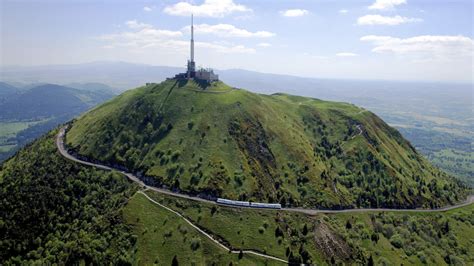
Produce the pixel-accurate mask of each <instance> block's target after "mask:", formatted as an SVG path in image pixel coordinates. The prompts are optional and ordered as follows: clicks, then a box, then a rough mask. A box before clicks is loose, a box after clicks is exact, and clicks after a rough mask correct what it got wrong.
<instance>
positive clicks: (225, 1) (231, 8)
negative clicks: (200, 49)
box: [163, 0, 252, 17]
mask: <svg viewBox="0 0 474 266" xmlns="http://www.w3.org/2000/svg"><path fill="white" fill-rule="evenodd" d="M163 11H164V12H165V13H167V14H169V15H173V16H191V14H194V15H195V16H198V17H223V16H225V15H229V14H232V13H234V12H248V11H252V10H251V9H250V8H248V7H246V6H244V5H239V4H236V3H234V1H233V0H205V1H204V3H203V4H201V5H193V4H191V3H188V2H179V3H177V4H174V5H171V6H167V7H165V9H164V10H163Z"/></svg>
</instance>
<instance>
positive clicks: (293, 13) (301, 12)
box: [280, 9, 309, 17]
mask: <svg viewBox="0 0 474 266" xmlns="http://www.w3.org/2000/svg"><path fill="white" fill-rule="evenodd" d="M280 14H281V15H282V16H284V17H302V16H305V15H308V14H309V11H308V10H306V9H288V10H284V11H280Z"/></svg>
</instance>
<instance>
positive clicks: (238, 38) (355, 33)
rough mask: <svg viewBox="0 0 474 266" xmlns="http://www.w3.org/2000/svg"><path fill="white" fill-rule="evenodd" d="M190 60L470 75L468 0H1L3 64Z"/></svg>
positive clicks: (324, 73)
mask: <svg viewBox="0 0 474 266" xmlns="http://www.w3.org/2000/svg"><path fill="white" fill-rule="evenodd" d="M191 12H193V13H194V14H195V24H196V38H195V39H196V46H197V47H196V61H197V64H198V65H200V66H205V67H208V66H209V67H213V68H217V69H229V68H242V69H248V70H257V71H261V72H270V73H280V74H291V75H299V76H308V77H320V78H348V79H353V78H355V79H389V80H429V81H438V80H439V81H462V82H466V81H467V82H472V80H473V61H472V60H473V39H474V37H473V26H472V25H473V4H472V1H471V0H445V1H441V0H367V1H362V0H360V1H359V0H351V1H336V0H296V1H295V0H293V1H278V0H264V1H257V0H252V1H246V0H195V1H183V0H173V1H171V0H165V1H153V0H148V1H124V0H118V1H112V0H110V1H92V0H69V1H59V0H44V1H41V0H39V1H28V0H16V1H12V0H4V1H2V2H1V3H0V15H1V24H0V29H1V46H0V50H1V57H0V60H1V62H0V63H1V64H2V65H48V64H74V63H85V62H92V61H126V62H133V63H145V64H151V65H166V66H183V67H184V65H185V63H186V59H187V57H188V50H189V48H188V39H189V29H188V27H189V23H190V18H189V14H190V13H191Z"/></svg>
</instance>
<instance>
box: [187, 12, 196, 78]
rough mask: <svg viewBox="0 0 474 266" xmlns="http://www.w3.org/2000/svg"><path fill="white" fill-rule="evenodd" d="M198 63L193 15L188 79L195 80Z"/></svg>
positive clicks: (192, 18)
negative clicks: (195, 51)
mask: <svg viewBox="0 0 474 266" xmlns="http://www.w3.org/2000/svg"><path fill="white" fill-rule="evenodd" d="M195 73H196V63H194V16H193V14H191V58H189V60H188V79H190V78H194V75H195Z"/></svg>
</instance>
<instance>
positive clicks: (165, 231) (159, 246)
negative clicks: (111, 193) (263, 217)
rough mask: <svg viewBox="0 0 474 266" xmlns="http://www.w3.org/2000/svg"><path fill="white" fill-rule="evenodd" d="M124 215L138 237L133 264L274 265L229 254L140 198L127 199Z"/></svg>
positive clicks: (182, 221)
mask: <svg viewBox="0 0 474 266" xmlns="http://www.w3.org/2000/svg"><path fill="white" fill-rule="evenodd" d="M123 214H124V217H125V220H126V221H127V222H128V223H129V224H131V225H132V228H133V232H134V234H135V235H136V236H137V244H136V246H135V249H134V251H135V252H134V260H133V264H136V265H153V264H155V265H172V261H173V259H174V258H175V257H176V261H178V263H179V265H193V264H194V265H229V263H232V265H274V263H272V261H271V260H267V259H263V258H260V257H257V256H254V255H245V256H243V257H242V258H239V255H238V254H229V253H228V252H226V251H224V250H223V249H221V248H220V247H218V246H217V245H216V244H215V243H213V242H212V241H211V240H209V239H208V238H206V237H204V236H203V235H202V234H200V233H199V232H197V231H196V230H195V229H194V228H193V227H191V226H190V225H189V224H187V223H186V222H185V221H184V220H183V219H181V218H178V217H177V216H176V215H175V214H173V213H171V212H169V211H167V210H164V209H163V208H161V207H158V206H156V205H155V204H153V203H152V202H150V201H149V200H148V199H147V198H145V196H143V195H142V194H138V193H137V194H135V195H134V196H133V197H132V198H131V199H130V201H129V203H128V204H127V206H126V207H125V209H124V211H123ZM275 265H282V264H281V263H276V264H275Z"/></svg>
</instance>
